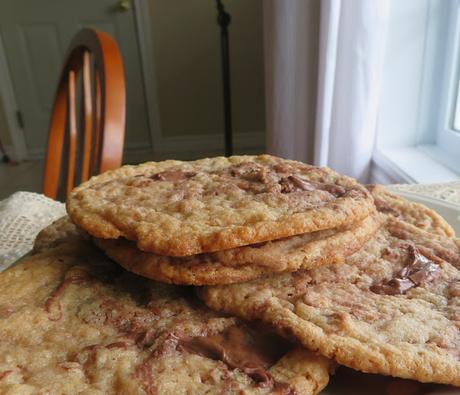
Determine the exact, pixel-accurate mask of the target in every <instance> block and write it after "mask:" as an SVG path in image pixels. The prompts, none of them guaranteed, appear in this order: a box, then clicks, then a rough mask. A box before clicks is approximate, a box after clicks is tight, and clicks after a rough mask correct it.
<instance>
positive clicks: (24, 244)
mask: <svg viewBox="0 0 460 395" xmlns="http://www.w3.org/2000/svg"><path fill="white" fill-rule="evenodd" d="M392 189H393V190H400V191H406V192H414V193H418V194H420V195H424V196H429V197H434V198H437V199H442V200H446V201H449V202H451V203H457V204H460V181H455V182H449V183H443V184H422V185H420V184H417V185H414V184H410V185H409V184H399V185H392ZM65 213H66V212H65V207H64V204H62V203H59V202H56V201H54V200H52V199H48V198H47V197H45V196H43V195H40V194H37V193H31V192H16V193H15V194H13V195H11V196H10V197H9V198H8V199H5V200H3V201H0V271H2V270H4V269H6V268H7V267H8V266H10V265H11V264H12V263H13V262H15V261H16V260H17V259H18V258H20V257H21V256H23V255H25V254H26V253H28V252H29V251H30V250H31V249H32V246H33V243H34V240H35V237H36V235H37V233H38V232H39V231H40V230H41V229H43V228H44V227H45V226H48V225H49V224H50V223H51V222H53V221H54V220H56V219H58V218H60V217H62V216H63V215H65Z"/></svg>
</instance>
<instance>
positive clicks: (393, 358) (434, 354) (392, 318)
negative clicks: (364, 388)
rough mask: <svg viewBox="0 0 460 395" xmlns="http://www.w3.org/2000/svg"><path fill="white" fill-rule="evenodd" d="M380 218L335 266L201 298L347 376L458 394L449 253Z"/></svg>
mask: <svg viewBox="0 0 460 395" xmlns="http://www.w3.org/2000/svg"><path fill="white" fill-rule="evenodd" d="M378 206H379V205H378ZM382 211H384V212H386V214H385V213H381V216H382V221H383V226H382V227H381V228H380V230H379V231H378V232H377V233H376V235H375V236H374V238H372V239H371V240H370V241H368V242H367V243H366V244H365V245H364V247H363V248H362V249H361V250H360V251H358V252H357V253H355V254H353V255H351V256H350V257H348V258H347V259H346V262H345V263H344V264H339V265H330V266H322V267H320V268H317V269H312V270H302V271H298V272H295V273H290V274H283V275H272V276H269V277H266V278H263V279H259V280H255V281H252V282H248V283H245V284H235V285H227V286H216V287H208V288H205V289H203V290H202V291H201V292H200V294H201V297H202V298H203V299H204V300H205V301H206V303H207V304H208V305H209V306H210V307H212V308H214V309H217V310H224V311H226V312H229V313H230V312H231V313H233V314H236V315H238V316H241V317H244V318H247V319H259V320H262V321H264V322H266V323H267V324H270V325H271V326H272V327H274V328H276V330H277V331H278V333H280V334H284V335H285V336H287V337H289V338H296V339H298V340H299V341H300V342H301V343H302V344H303V345H304V346H306V347H308V348H309V349H311V350H317V351H319V352H320V353H321V354H322V355H324V356H326V357H329V358H333V359H335V360H336V361H337V362H338V363H339V364H342V365H345V366H348V367H351V368H353V369H356V370H360V371H363V372H368V373H380V374H384V375H392V376H396V377H401V378H408V379H414V380H418V381H422V382H437V383H445V384H452V385H456V386H460V270H459V269H460V252H459V249H458V245H457V244H456V241H455V240H454V239H452V238H448V237H445V236H441V235H439V234H436V232H429V231H427V229H420V228H417V227H416V226H414V225H413V224H411V223H408V222H405V221H403V220H401V219H398V218H397V217H395V216H394V213H393V212H390V213H388V212H387V210H382ZM428 230H430V228H429V227H428Z"/></svg>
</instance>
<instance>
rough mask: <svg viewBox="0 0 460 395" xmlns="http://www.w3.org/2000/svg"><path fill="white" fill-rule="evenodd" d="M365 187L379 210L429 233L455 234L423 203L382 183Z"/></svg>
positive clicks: (442, 219)
mask: <svg viewBox="0 0 460 395" xmlns="http://www.w3.org/2000/svg"><path fill="white" fill-rule="evenodd" d="M367 189H368V190H369V191H370V192H371V193H372V197H373V198H374V201H375V205H376V206H377V208H378V210H379V211H380V212H382V213H385V214H389V215H392V216H394V217H396V218H399V219H400V220H402V221H405V222H409V223H410V224H412V225H415V226H416V227H417V228H420V229H425V230H426V231H428V232H431V233H435V234H438V235H441V236H447V237H454V236H455V231H454V230H453V229H452V226H450V225H449V224H448V222H447V221H446V220H445V219H444V218H442V217H441V216H440V215H439V214H438V213H436V212H435V211H433V210H431V209H430V208H428V207H426V206H424V205H423V204H419V203H415V202H410V201H408V200H407V199H404V198H402V197H400V196H397V195H395V194H394V193H391V192H390V191H388V189H386V188H385V187H384V186H382V185H368V186H367Z"/></svg>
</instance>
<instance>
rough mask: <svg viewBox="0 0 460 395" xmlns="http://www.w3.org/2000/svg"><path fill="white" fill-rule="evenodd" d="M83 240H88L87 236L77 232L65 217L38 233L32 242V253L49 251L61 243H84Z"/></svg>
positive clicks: (79, 231)
mask: <svg viewBox="0 0 460 395" xmlns="http://www.w3.org/2000/svg"><path fill="white" fill-rule="evenodd" d="M85 240H89V237H88V235H87V234H86V233H85V232H82V231H81V230H79V229H78V228H77V227H76V226H75V225H74V224H73V223H72V221H70V219H69V217H68V216H67V215H65V216H63V217H61V218H59V219H57V220H56V221H54V222H53V223H52V224H51V225H49V226H47V227H46V228H43V229H42V230H41V231H40V232H39V233H38V235H37V237H36V238H35V241H34V247H33V252H34V253H37V252H42V251H45V250H49V249H51V248H54V247H56V246H58V245H60V244H62V243H69V242H70V243H71V242H77V243H78V242H85Z"/></svg>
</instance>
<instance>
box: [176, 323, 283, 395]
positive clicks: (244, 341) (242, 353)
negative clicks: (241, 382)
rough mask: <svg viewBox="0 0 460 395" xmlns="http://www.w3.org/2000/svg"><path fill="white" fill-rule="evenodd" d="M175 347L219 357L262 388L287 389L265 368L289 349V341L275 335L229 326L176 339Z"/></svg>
mask: <svg viewBox="0 0 460 395" xmlns="http://www.w3.org/2000/svg"><path fill="white" fill-rule="evenodd" d="M177 346H178V348H179V349H183V350H185V351H188V352H190V353H193V354H198V355H201V356H204V357H207V358H211V359H214V360H221V361H223V362H224V363H225V364H227V365H228V366H229V367H230V368H232V369H239V370H241V371H243V372H244V373H246V374H247V375H248V376H249V377H251V378H252V379H253V380H254V381H256V382H257V383H258V385H259V386H261V387H264V388H274V389H277V390H278V391H280V393H281V394H289V393H290V388H289V386H288V385H286V384H284V383H278V382H276V380H275V379H274V378H273V376H272V375H271V374H270V373H269V372H268V371H267V369H268V368H269V367H270V366H272V365H273V364H274V363H275V362H276V361H278V360H279V359H280V358H281V357H282V356H283V355H284V354H285V353H286V352H287V351H288V349H289V343H287V342H286V341H285V340H284V339H281V338H279V337H278V336H276V335H268V334H264V335H261V334H260V333H256V332H255V331H253V330H251V329H249V328H248V327H238V326H232V327H230V328H227V329H226V330H225V331H224V332H222V333H218V334H216V335H211V336H197V337H189V336H186V337H181V338H177Z"/></svg>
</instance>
